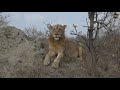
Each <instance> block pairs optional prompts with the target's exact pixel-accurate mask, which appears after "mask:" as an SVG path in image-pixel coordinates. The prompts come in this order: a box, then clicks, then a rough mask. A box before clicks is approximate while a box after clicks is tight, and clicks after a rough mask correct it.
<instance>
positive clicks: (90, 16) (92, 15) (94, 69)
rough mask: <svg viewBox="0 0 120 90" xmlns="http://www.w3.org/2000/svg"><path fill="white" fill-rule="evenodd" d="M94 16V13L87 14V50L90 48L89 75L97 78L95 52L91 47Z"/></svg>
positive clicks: (92, 46)
mask: <svg viewBox="0 0 120 90" xmlns="http://www.w3.org/2000/svg"><path fill="white" fill-rule="evenodd" d="M94 15H95V12H90V13H89V19H90V28H88V32H89V48H90V52H91V57H92V65H91V68H90V73H91V74H93V76H94V77H98V72H97V69H96V52H95V48H94V45H93V29H94Z"/></svg>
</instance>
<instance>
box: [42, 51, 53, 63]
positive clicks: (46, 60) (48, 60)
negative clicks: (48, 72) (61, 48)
mask: <svg viewBox="0 0 120 90" xmlns="http://www.w3.org/2000/svg"><path fill="white" fill-rule="evenodd" d="M54 55H55V53H54V52H51V51H49V52H48V54H47V55H46V57H45V60H44V65H49V64H50V60H51V58H52V57H53V56H54Z"/></svg>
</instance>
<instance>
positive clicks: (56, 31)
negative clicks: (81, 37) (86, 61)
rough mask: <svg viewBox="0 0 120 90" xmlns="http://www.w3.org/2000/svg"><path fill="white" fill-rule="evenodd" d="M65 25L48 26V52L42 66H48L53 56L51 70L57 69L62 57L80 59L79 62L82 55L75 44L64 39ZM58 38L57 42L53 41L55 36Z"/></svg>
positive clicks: (80, 48)
mask: <svg viewBox="0 0 120 90" xmlns="http://www.w3.org/2000/svg"><path fill="white" fill-rule="evenodd" d="M65 28H66V25H64V26H62V25H59V24H57V25H54V26H51V25H50V26H48V29H49V30H50V31H51V33H50V36H49V39H48V42H49V52H48V54H47V55H46V57H45V60H44V65H49V64H50V62H51V59H52V57H53V56H56V55H57V57H56V58H55V60H54V61H53V63H52V67H53V68H58V67H59V64H60V61H61V60H62V59H63V57H64V56H67V57H73V58H80V59H81V60H82V59H83V58H82V55H83V49H82V47H80V45H78V44H77V43H75V42H72V41H70V40H68V39H66V38H65V34H64V31H65ZM55 35H58V36H59V40H55V38H56V36H55Z"/></svg>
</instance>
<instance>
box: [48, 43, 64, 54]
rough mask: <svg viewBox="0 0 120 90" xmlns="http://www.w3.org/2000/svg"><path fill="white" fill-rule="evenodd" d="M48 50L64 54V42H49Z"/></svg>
mask: <svg viewBox="0 0 120 90" xmlns="http://www.w3.org/2000/svg"><path fill="white" fill-rule="evenodd" d="M49 49H50V50H52V51H54V52H56V53H59V52H64V42H63V41H62V42H61V41H60V42H59V41H58V42H57V41H54V42H49Z"/></svg>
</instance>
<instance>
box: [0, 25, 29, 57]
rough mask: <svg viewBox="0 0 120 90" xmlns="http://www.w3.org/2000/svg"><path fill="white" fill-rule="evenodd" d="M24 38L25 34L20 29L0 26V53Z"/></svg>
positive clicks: (23, 40) (25, 37)
mask: <svg viewBox="0 0 120 90" xmlns="http://www.w3.org/2000/svg"><path fill="white" fill-rule="evenodd" d="M26 40H27V36H26V35H25V34H24V32H22V31H21V30H20V29H17V28H15V27H11V26H7V27H3V28H0V55H3V54H5V53H8V52H9V51H11V50H12V49H13V48H15V47H17V46H18V45H19V44H21V43H24V42H25V41H26Z"/></svg>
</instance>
